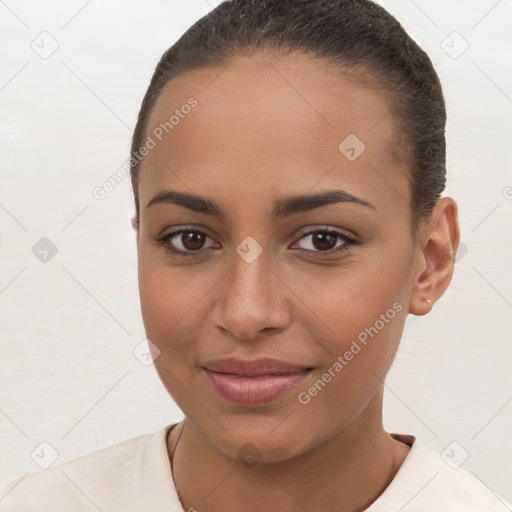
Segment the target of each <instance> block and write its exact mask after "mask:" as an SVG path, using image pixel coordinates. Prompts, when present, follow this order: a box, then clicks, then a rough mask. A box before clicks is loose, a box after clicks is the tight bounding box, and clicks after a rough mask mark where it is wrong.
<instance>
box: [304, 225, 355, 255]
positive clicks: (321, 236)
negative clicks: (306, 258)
mask: <svg viewBox="0 0 512 512" xmlns="http://www.w3.org/2000/svg"><path fill="white" fill-rule="evenodd" d="M308 239H309V240H308ZM300 240H306V241H307V243H306V244H304V245H305V246H306V247H304V245H303V246H302V247H299V248H300V249H301V252H304V253H308V254H314V255H315V256H320V257H323V256H324V255H325V256H330V255H332V254H334V253H338V252H341V251H346V250H348V249H350V248H351V246H353V245H355V244H356V243H357V240H356V239H354V238H352V237H350V236H348V235H346V234H345V233H343V232H341V231H337V230H326V229H320V230H316V231H310V232H309V233H306V234H305V235H303V236H302V237H301V238H300ZM338 241H340V243H338ZM297 245H298V242H297Z"/></svg>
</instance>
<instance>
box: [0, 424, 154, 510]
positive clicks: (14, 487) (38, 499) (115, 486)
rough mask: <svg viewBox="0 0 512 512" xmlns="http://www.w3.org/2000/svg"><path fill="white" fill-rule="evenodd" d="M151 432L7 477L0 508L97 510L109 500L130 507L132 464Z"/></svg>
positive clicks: (120, 506)
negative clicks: (59, 462)
mask: <svg viewBox="0 0 512 512" xmlns="http://www.w3.org/2000/svg"><path fill="white" fill-rule="evenodd" d="M154 435H155V434H144V435H141V436H138V437H134V438H132V439H128V440H127V441H123V442H120V443H117V444H115V445H112V446H108V447H106V448H103V449H101V450H98V451H95V452H92V453H90V454H87V455H84V456H81V457H78V458H76V459H73V460H71V461H68V462H64V463H61V464H57V465H55V466H50V467H49V468H47V469H44V470H40V471H37V472H35V473H29V474H26V475H24V476H22V477H20V478H18V479H16V480H11V481H10V482H7V483H5V484H3V485H1V486H0V510H1V511H2V512H11V511H15V510H16V511H19V510H31V511H49V510H51V511H52V512H57V511H61V510H62V511H64V510H66V511H69V510H73V511H76V512H85V511H92V510H94V511H96V512H97V510H98V509H99V510H103V507H102V505H105V504H107V503H110V502H111V501H112V500H114V501H115V502H116V504H117V505H118V510H131V508H130V506H133V497H132V496H131V494H132V492H133V485H131V484H132V481H133V473H134V467H135V465H136V462H137V459H138V457H139V456H140V453H141V452H142V451H143V450H144V447H145V445H146V444H147V443H148V441H149V439H150V438H151V437H152V436H154ZM107 508H108V507H107Z"/></svg>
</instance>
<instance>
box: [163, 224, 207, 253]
mask: <svg viewBox="0 0 512 512" xmlns="http://www.w3.org/2000/svg"><path fill="white" fill-rule="evenodd" d="M207 238H210V240H211V237H210V236H209V235H208V234H207V233H205V232H204V231H201V230H200V229H180V230H178V231H173V232H172V233H167V234H166V235H164V236H160V237H157V238H155V239H154V240H155V242H157V243H158V244H159V245H162V246H163V247H164V249H165V250H166V251H169V252H170V253H172V254H178V255H179V256H192V257H194V256H198V255H199V254H200V253H201V252H202V251H203V250H204V247H203V245H204V242H205V239H207ZM180 246H181V247H180Z"/></svg>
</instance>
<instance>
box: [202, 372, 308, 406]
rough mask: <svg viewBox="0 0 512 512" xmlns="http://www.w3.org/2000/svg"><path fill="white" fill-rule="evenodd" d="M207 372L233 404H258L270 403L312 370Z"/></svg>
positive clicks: (219, 390) (217, 387) (220, 392)
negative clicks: (250, 373)
mask: <svg viewBox="0 0 512 512" xmlns="http://www.w3.org/2000/svg"><path fill="white" fill-rule="evenodd" d="M205 372H206V375H208V378H209V380H210V382H211V383H212V385H213V388H214V389H215V390H216V391H217V392H218V393H219V395H220V396H221V397H222V398H224V399H225V400H227V401H228V402H230V403H231V404H234V405H245V406H257V405H264V404H268V403H270V402H272V401H273V400H276V399H277V398H279V397H280V396H282V395H284V394H285V393H286V392H287V391H290V390H291V389H293V388H295V387H296V386H298V385H299V384H300V383H301V382H302V381H303V380H304V379H305V378H306V377H307V376H308V375H309V373H310V370H304V371H302V372H299V373H288V374H286V375H262V376H260V377H239V376H237V375H233V374H230V373H217V372H212V371H210V370H206V369H205Z"/></svg>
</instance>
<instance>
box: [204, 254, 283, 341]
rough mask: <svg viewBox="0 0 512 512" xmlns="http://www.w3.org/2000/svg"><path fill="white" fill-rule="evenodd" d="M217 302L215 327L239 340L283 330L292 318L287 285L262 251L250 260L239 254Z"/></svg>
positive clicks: (251, 338)
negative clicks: (254, 258)
mask: <svg viewBox="0 0 512 512" xmlns="http://www.w3.org/2000/svg"><path fill="white" fill-rule="evenodd" d="M234 259H235V261H234V264H233V268H232V270H231V271H230V272H229V273H228V274H227V275H226V277H225V278H224V280H223V283H222V285H221V287H220V288H219V289H220V291H219V295H218V297H217V300H216V301H215V306H214V311H213V316H212V319H213V321H214V323H215V326H216V327H217V328H218V329H220V330H221V331H223V333H224V335H226V334H227V335H230V336H231V337H234V338H236V339H237V340H240V341H250V340H254V339H256V338H258V335H259V333H260V332H262V331H265V332H267V333H268V332H269V331H276V332H280V331H281V330H282V329H284V328H285V327H286V325H287V324H288V322H289V318H290V301H289V294H290V292H289V291H288V289H287V287H286V286H285V285H284V284H283V283H282V281H281V280H280V278H279V277H278V275H277V273H276V271H275V270H274V269H272V268H271V266H270V265H269V262H268V260H267V258H266V257H265V256H264V254H261V255H260V256H259V257H258V258H256V260H255V261H253V262H251V263H248V262H247V261H245V260H244V259H243V258H241V257H239V256H238V255H236V257H235V258H234Z"/></svg>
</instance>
